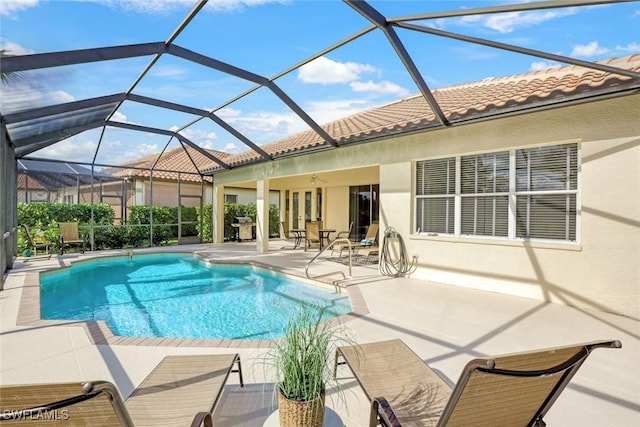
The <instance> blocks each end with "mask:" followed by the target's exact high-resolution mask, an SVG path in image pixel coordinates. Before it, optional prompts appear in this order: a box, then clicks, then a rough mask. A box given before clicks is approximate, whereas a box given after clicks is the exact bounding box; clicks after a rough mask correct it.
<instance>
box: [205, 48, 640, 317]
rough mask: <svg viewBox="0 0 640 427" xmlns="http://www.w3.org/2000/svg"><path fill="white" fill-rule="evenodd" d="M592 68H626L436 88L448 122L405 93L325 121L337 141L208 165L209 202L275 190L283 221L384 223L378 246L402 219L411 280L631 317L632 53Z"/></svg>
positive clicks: (635, 293)
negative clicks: (248, 190) (248, 187)
mask: <svg viewBox="0 0 640 427" xmlns="http://www.w3.org/2000/svg"><path fill="white" fill-rule="evenodd" d="M602 65H604V66H607V67H616V68H619V69H622V70H631V71H634V72H635V74H634V73H626V74H627V75H623V74H615V73H612V72H608V71H607V70H606V69H602V70H601V69H591V68H582V67H578V66H565V67H558V68H553V69H546V70H542V71H536V72H530V73H525V74H519V75H514V76H507V77H500V78H493V79H486V80H482V81H478V82H471V83H466V84H460V85H455V86H451V87H445V88H441V89H436V90H434V91H433V94H434V97H435V99H436V100H437V102H438V104H439V105H440V106H441V108H442V110H443V112H444V114H445V116H446V117H447V118H448V120H449V123H447V124H446V125H445V126H441V125H439V123H438V118H437V117H436V115H435V114H434V112H433V111H432V109H431V108H430V106H429V105H428V104H427V102H426V101H425V99H424V97H422V96H413V97H408V98H405V99H401V100H398V101H397V102H393V103H390V104H388V105H384V106H381V107H378V108H374V109H372V110H369V111H365V112H362V113H358V114H355V115H353V116H350V117H347V118H344V119H341V120H336V121H334V122H332V123H328V124H326V125H324V126H323V129H324V130H325V131H326V132H327V133H328V134H329V135H331V136H332V137H333V138H335V140H336V141H337V142H338V143H339V145H340V149H333V148H332V147H327V142H326V141H325V140H323V139H322V138H321V137H320V136H318V135H317V133H315V132H313V131H308V132H303V133H300V134H297V135H293V136H291V137H288V138H285V139H282V140H279V141H276V142H274V143H271V144H267V145H263V146H262V148H263V149H264V150H265V152H267V153H268V154H269V155H271V156H273V157H274V158H277V160H275V162H276V163H277V167H274V166H273V164H272V163H274V162H263V163H257V164H256V163H253V164H250V165H247V166H245V167H241V168H240V167H236V168H232V169H230V170H222V169H221V168H219V167H217V166H215V165H214V166H212V167H211V168H210V169H209V170H207V171H205V172H207V173H212V174H213V176H214V189H215V197H214V203H216V206H217V207H216V209H218V211H219V210H220V209H221V203H222V202H223V194H224V192H225V191H226V188H227V187H237V186H239V185H241V183H252V185H256V186H257V189H258V205H259V206H264V205H265V204H264V202H261V201H260V195H261V194H266V193H267V192H268V191H270V190H274V189H276V190H279V191H281V192H282V193H283V194H285V197H283V198H282V202H281V203H282V205H281V212H282V213H283V218H282V219H283V220H285V221H286V222H287V224H288V226H290V227H294V226H297V225H299V223H302V222H303V221H305V220H308V219H309V218H315V217H321V218H322V219H323V221H324V224H325V225H326V226H328V227H329V228H335V229H338V230H345V229H347V227H348V224H349V222H350V221H357V222H360V224H359V225H360V228H362V227H363V226H366V225H367V224H366V222H367V221H369V222H372V221H379V223H380V230H381V231H380V236H379V240H380V241H381V243H382V242H383V241H384V240H385V239H384V236H385V230H394V231H397V232H398V233H399V234H400V236H401V237H402V238H403V240H404V242H405V244H406V248H407V253H408V255H409V256H415V257H417V260H418V268H417V270H416V272H415V273H414V274H413V277H417V278H423V279H427V280H431V281H434V282H440V283H445V284H451V285H457V286H465V287H471V288H477V289H483V290H489V291H494V292H502V293H505V294H510V295H518V296H523V297H528V298H533V299H537V300H541V301H554V302H559V303H563V304H568V305H572V306H575V307H578V308H579V309H587V310H591V309H594V310H599V311H606V312H613V313H618V314H622V315H626V316H631V317H634V318H640V286H638V285H639V282H638V280H639V278H640V263H639V262H638V260H639V259H640V223H639V222H638V218H640V202H639V199H638V194H640V175H639V173H640V172H638V170H639V169H638V164H640V92H639V90H640V78H638V77H637V75H638V74H637V72H638V71H640V55H632V56H628V57H624V58H617V59H611V60H609V61H606V62H603V63H602ZM438 125H439V126H438ZM351 142H353V143H351ZM363 142H364V143H363ZM311 147H315V148H318V150H317V152H314V153H312V154H305V155H304V157H298V156H296V151H298V150H301V149H303V148H304V149H308V148H311ZM321 148H324V149H321ZM255 156H256V153H254V152H252V151H247V152H244V153H240V154H237V155H234V156H229V157H226V158H225V162H226V163H227V164H229V165H233V166H238V165H242V164H243V163H245V162H248V161H250V160H252V159H253V158H254V157H255ZM361 190H362V191H361ZM261 215H262V216H264V217H266V216H267V215H266V214H265V210H264V209H262V210H260V209H259V217H260V216H261ZM220 218H221V215H217V222H216V223H215V224H214V229H217V230H221V226H222V224H221V223H220ZM258 234H259V236H258V239H257V250H258V251H265V250H267V246H266V239H265V238H262V237H261V236H266V233H265V232H264V231H263V230H259V231H258ZM389 239H391V237H390V238H389ZM215 240H216V241H221V234H220V233H218V234H217V236H216V238H215ZM391 243H392V241H391Z"/></svg>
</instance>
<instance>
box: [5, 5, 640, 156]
mask: <svg viewBox="0 0 640 427" xmlns="http://www.w3.org/2000/svg"><path fill="white" fill-rule="evenodd" d="M194 4H195V1H194V0H153V1H143V0H140V1H138V0H129V1H119V0H86V1H60V0H53V1H43V0H2V2H0V48H2V49H6V50H7V51H8V52H9V53H11V54H27V53H42V52H55V51H63V50H74V49H86V48H94V47H103V46H112V45H127V44H135V43H147V42H159V41H165V40H166V39H167V38H168V37H169V35H170V34H172V33H173V31H174V30H175V29H176V28H177V27H178V25H179V24H180V22H181V21H182V20H183V19H184V17H185V16H186V15H187V13H188V12H189V10H191V8H192V7H193V5H194ZM501 4H505V2H500V1H440V2H438V1H428V2H427V1H390V0H387V1H373V0H372V1H370V5H371V6H373V7H374V8H376V9H377V10H378V11H379V12H381V13H382V14H383V15H385V16H386V17H388V18H391V17H398V16H407V15H413V14H418V13H427V12H434V11H446V10H458V9H462V8H477V7H484V6H495V5H501ZM421 24H423V25H428V26H432V27H436V28H439V29H442V30H446V31H450V32H456V33H461V34H465V35H469V36H474V37H480V38H486V39H491V40H495V41H499V42H503V43H510V44H515V45H519V46H523V47H526V48H530V49H536V50H542V51H546V52H551V53H555V54H560V55H565V56H572V57H575V58H579V59H584V60H589V61H597V60H602V59H607V58H612V57H621V56H627V55H630V54H633V53H640V2H630V3H620V4H611V5H602V6H589V7H580V8H563V9H549V10H544V11H532V12H522V13H508V14H506V13H503V14H497V15H496V14H494V15H483V16H479V15H478V16H473V17H465V18H447V19H439V20H432V21H428V22H427V21H424V22H421ZM368 25H369V23H368V21H366V20H365V19H364V18H363V17H362V16H361V15H359V14H358V13H357V12H356V11H355V10H353V9H352V8H351V7H349V6H348V5H346V4H344V3H343V2H341V1H337V0H326V1H308V0H305V1H272V0H219V1H215V0H210V1H209V3H208V5H207V6H206V7H205V9H203V10H202V11H201V12H200V13H199V14H198V16H197V17H196V18H195V19H194V21H192V22H191V23H190V25H189V26H188V27H187V29H186V30H184V31H183V32H182V33H181V34H180V35H179V36H178V37H177V39H176V40H175V42H174V43H175V44H177V45H179V46H181V47H183V48H186V49H189V50H193V51H195V52H198V53H201V54H204V55H207V56H210V57H212V58H215V59H217V60H220V61H223V62H226V63H228V64H231V65H234V66H237V67H241V68H244V69H247V70H249V71H251V72H253V73H255V74H259V75H261V76H264V77H274V76H276V75H277V74H278V73H280V72H282V71H283V70H286V69H288V68H290V67H292V66H294V65H296V64H298V63H299V62H301V61H304V60H306V59H307V58H309V57H311V56H312V55H314V54H315V53H316V52H318V51H321V50H322V49H325V48H328V47H330V46H332V45H334V44H335V43H337V42H339V41H341V40H343V39H344V38H346V37H348V36H351V35H352V34H355V33H356V32H357V31H359V30H361V29H363V28H365V27H367V26H368ZM397 31H398V35H399V37H400V39H401V40H402V42H403V43H404V44H405V46H406V48H407V50H408V51H409V53H410V54H411V55H412V58H413V59H414V61H415V63H416V65H417V67H418V69H419V70H420V71H421V73H422V75H423V77H424V78H425V81H426V83H427V84H428V85H429V87H430V88H432V89H435V88H438V87H444V86H448V85H452V84H457V83H462V82H468V81H475V80H481V79H485V78H490V77H500V76H504V75H510V74H517V73H524V72H529V71H532V70H538V69H543V68H547V67H550V66H557V65H560V64H553V63H550V62H549V61H546V60H544V59H540V58H536V57H531V56H526V55H522V54H515V53H510V52H506V51H501V50H497V49H492V48H487V47H483V46H479V45H473V44H469V43H464V42H459V41H454V40H449V39H444V38H441V37H436V36H432V35H427V34H422V33H417V32H414V31H408V30H401V29H398V30H397ZM150 60H151V57H142V58H133V59H125V60H117V61H105V62H102V63H95V64H85V65H77V66H67V67H58V68H53V69H47V70H38V71H29V72H26V73H25V77H26V78H25V79H24V81H22V82H21V83H20V84H19V85H15V84H14V86H13V87H7V86H3V87H2V90H3V96H2V112H3V113H8V112H11V111H17V110H20V109H23V108H25V107H26V106H34V105H51V104H57V103H61V102H69V101H74V100H81V99H86V98H91V97H96V96H103V95H110V94H115V93H122V92H124V91H126V90H127V89H129V87H130V86H131V85H132V84H133V82H134V81H135V80H136V78H137V77H138V76H139V74H140V73H141V71H142V70H143V69H144V67H145V66H146V65H147V64H148V63H149V62H150ZM276 83H277V84H278V86H280V87H281V88H282V89H283V90H284V91H285V92H286V93H287V94H288V95H289V96H290V97H291V98H292V99H293V100H294V101H295V102H296V103H297V104H298V105H300V106H301V107H302V108H303V109H305V111H307V112H308V114H309V115H310V116H311V117H312V118H313V119H314V120H315V121H316V122H318V123H320V124H322V123H326V122H328V121H331V120H334V119H336V118H339V117H344V116H347V115H350V114H353V113H356V112H358V111H362V110H364V109H368V108H372V107H374V106H378V105H382V104H385V103H388V102H392V101H394V100H397V99H400V98H402V97H406V96H410V95H413V94H416V93H417V92H418V90H417V88H416V86H415V84H414V82H413V81H412V79H411V77H410V76H409V74H408V73H407V72H406V69H405V68H404V66H403V64H402V63H401V62H400V60H399V59H398V57H397V55H396V54H395V52H394V51H393V49H392V48H391V46H390V45H389V43H388V41H387V40H386V38H385V37H384V35H383V34H382V33H381V32H380V31H374V32H371V33H369V34H367V35H365V36H362V37H360V38H359V39H357V40H355V41H353V42H351V43H349V44H348V45H347V46H343V47H340V48H338V49H336V50H334V51H332V52H330V53H328V54H327V55H325V56H323V57H321V58H319V59H317V60H315V61H314V62H312V63H310V64H308V65H306V66H304V67H302V68H300V69H298V70H295V71H292V72H290V73H288V74H286V75H285V76H283V77H281V78H278V79H277V80H276ZM16 86H18V87H16ZM253 86H254V84H252V83H249V82H246V81H243V80H240V79H237V78H235V77H232V76H229V75H225V74H223V73H220V72H217V71H215V70H211V69H208V68H205V67H202V66H199V65H197V64H192V63H189V62H187V61H184V60H182V59H180V58H176V57H172V56H170V55H163V56H162V57H161V58H160V60H159V61H158V62H157V64H155V65H154V67H153V68H152V71H151V72H150V73H149V74H148V75H147V76H146V77H145V78H144V79H143V80H142V81H141V82H140V84H139V85H138V86H137V87H136V88H135V89H134V91H133V92H134V93H137V94H140V95H146V96H150V97H154V98H159V99H162V100H167V101H171V102H176V103H180V104H186V105H190V106H194V107H198V108H202V109H209V110H210V109H214V108H215V109H218V108H220V107H224V108H222V109H220V110H219V111H218V112H217V113H218V114H219V116H220V117H222V118H224V119H225V120H226V121H227V122H228V123H230V124H231V125H232V126H234V127H235V128H237V129H238V130H239V131H241V132H242V133H243V134H244V135H246V136H247V137H248V138H249V139H251V140H252V141H254V142H255V143H257V144H264V143H268V142H272V141H275V140H277V139H279V138H282V137H284V136H286V135H289V134H292V133H295V132H299V131H302V130H305V129H307V127H306V125H305V124H304V123H303V122H302V121H301V120H300V119H299V118H297V117H296V115H295V114H294V113H293V112H292V111H290V110H289V109H288V108H287V107H286V106H285V105H284V104H283V103H282V102H281V101H280V100H279V99H277V97H275V96H274V95H273V94H272V93H271V92H270V91H268V90H266V89H264V88H261V89H259V90H257V91H255V92H253V93H251V94H250V95H248V96H246V97H244V98H242V99H241V100H239V101H236V102H233V103H232V104H229V105H226V103H227V102H228V101H229V100H231V99H233V98H234V97H235V96H237V95H239V94H240V93H242V92H244V91H245V90H248V89H250V88H252V87H253ZM194 119H196V117H195V116H191V115H188V114H182V113H176V112H173V111H169V110H163V109H158V108H154V107H149V106H145V105H142V104H138V103H133V102H126V103H125V104H124V105H123V107H122V108H121V109H120V110H119V111H118V113H117V115H116V116H115V117H114V120H119V121H126V122H130V123H136V124H143V125H146V126H154V127H160V128H163V129H171V130H178V129H181V128H182V127H184V126H185V125H186V124H188V123H191V122H192V121H193V120H194ZM181 133H182V134H184V135H185V136H187V137H188V138H189V139H191V140H192V141H193V142H195V143H197V144H198V145H200V146H202V147H206V148H212V149H216V150H221V151H227V152H231V153H235V152H240V151H244V150H245V149H246V147H245V146H244V145H243V144H242V142H240V141H238V140H236V139H235V138H234V137H233V136H232V135H229V134H228V133H227V132H226V131H225V130H223V129H222V128H220V127H218V126H217V125H215V124H214V123H213V122H211V121H210V120H200V121H198V122H197V123H196V124H194V125H192V126H190V127H189V128H187V129H185V130H183V131H181ZM100 135H101V129H96V130H92V131H87V132H84V133H82V134H80V135H77V136H75V137H73V138H70V139H69V140H66V141H63V142H61V143H58V144H56V145H55V146H52V147H50V148H47V149H45V150H41V151H40V152H36V153H34V154H33V156H34V157H43V158H56V159H66V160H73V161H80V162H91V161H92V160H93V157H94V155H95V153H96V147H97V146H98V141H100ZM167 144H168V148H172V147H175V146H177V142H176V141H170V140H169V138H168V137H166V136H158V135H150V134H146V133H141V132H133V131H127V130H122V129H115V128H108V129H107V131H106V132H105V133H104V136H103V138H102V142H101V143H100V147H99V149H98V151H97V153H98V154H97V156H96V162H98V163H104V164H119V163H122V162H124V161H127V160H130V159H133V158H137V157H141V156H145V155H148V154H151V153H155V152H159V151H161V150H162V149H164V148H165V146H167Z"/></svg>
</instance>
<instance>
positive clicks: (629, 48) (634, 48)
mask: <svg viewBox="0 0 640 427" xmlns="http://www.w3.org/2000/svg"><path fill="white" fill-rule="evenodd" d="M616 51H617V52H623V53H638V52H640V43H636V42H631V43H629V44H627V45H626V46H616Z"/></svg>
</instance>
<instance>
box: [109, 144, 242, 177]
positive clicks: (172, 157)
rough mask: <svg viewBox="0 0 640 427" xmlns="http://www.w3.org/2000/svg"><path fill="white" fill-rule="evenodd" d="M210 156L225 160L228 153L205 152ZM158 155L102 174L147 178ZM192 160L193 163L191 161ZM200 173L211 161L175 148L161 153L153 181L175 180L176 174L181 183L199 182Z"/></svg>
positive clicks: (110, 169)
mask: <svg viewBox="0 0 640 427" xmlns="http://www.w3.org/2000/svg"><path fill="white" fill-rule="evenodd" d="M205 151H207V152H209V153H211V155H213V156H215V157H217V158H219V159H222V160H224V159H226V158H227V157H229V156H230V154H228V153H224V152H222V151H216V150H206V149H205ZM159 155H160V154H159V153H156V154H151V155H149V156H145V157H141V158H138V159H135V160H132V161H131V162H128V163H125V164H123V165H121V166H120V167H118V168H108V169H104V170H103V172H107V173H110V174H112V175H113V176H117V177H121V178H124V177H133V176H135V177H148V176H149V175H150V170H151V167H153V166H154V163H155V162H156V160H158V156H159ZM192 160H193V161H192ZM194 163H195V165H196V166H197V167H198V169H199V170H201V171H202V169H203V168H204V167H206V166H207V165H211V163H212V162H211V159H209V158H207V157H206V156H205V155H203V154H202V153H200V152H199V151H197V150H194V149H193V148H191V147H188V146H187V147H185V148H182V147H177V148H173V149H171V150H167V151H166V152H164V153H163V155H162V157H161V158H160V160H158V162H157V164H156V165H155V167H154V172H153V178H154V179H168V180H177V179H178V173H180V172H181V173H182V175H180V179H181V180H182V181H193V182H200V175H199V173H198V170H197V169H196V167H195V166H194Z"/></svg>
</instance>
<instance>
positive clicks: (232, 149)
mask: <svg viewBox="0 0 640 427" xmlns="http://www.w3.org/2000/svg"><path fill="white" fill-rule="evenodd" d="M243 147H244V146H243ZM245 148H246V147H245ZM220 151H224V152H225V153H232V154H233V153H239V152H240V148H238V146H237V145H236V144H234V143H233V142H227V143H226V144H225V146H224V147H223V148H222V150H220Z"/></svg>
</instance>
